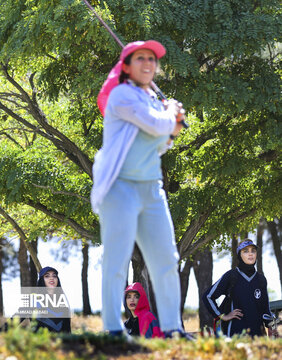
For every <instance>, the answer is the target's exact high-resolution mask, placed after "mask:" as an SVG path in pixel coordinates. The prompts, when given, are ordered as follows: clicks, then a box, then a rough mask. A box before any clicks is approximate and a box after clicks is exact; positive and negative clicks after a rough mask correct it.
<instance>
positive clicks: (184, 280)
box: [179, 259, 193, 316]
mask: <svg viewBox="0 0 282 360" xmlns="http://www.w3.org/2000/svg"><path fill="white" fill-rule="evenodd" d="M192 266H193V262H192V261H191V260H190V259H187V260H186V262H185V265H184V267H183V269H182V271H180V270H179V278H180V288H181V305H180V310H181V316H182V315H183V311H184V305H185V300H186V297H187V292H188V287H189V277H190V272H191V268H192Z"/></svg>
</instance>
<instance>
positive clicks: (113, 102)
mask: <svg viewBox="0 0 282 360" xmlns="http://www.w3.org/2000/svg"><path fill="white" fill-rule="evenodd" d="M175 123H176V119H175V116H174V114H173V113H172V112H171V111H168V110H165V108H164V106H163V104H162V102H161V101H159V100H158V99H157V97H156V94H155V93H154V92H153V91H152V90H149V93H148V92H147V91H145V90H143V89H142V88H140V87H137V86H135V85H134V84H131V83H126V84H120V85H118V86H117V87H115V88H114V89H113V90H112V91H111V93H110V96H109V99H108V103H107V107H106V111H105V118H104V131H103V146H102V148H101V149H100V150H99V151H98V153H97V154H96V156H95V162H94V165H93V179H94V184H93V187H92V191H91V205H92V208H93V211H94V212H96V213H98V212H99V205H100V204H101V203H102V201H103V199H104V197H105V195H106V194H107V193H108V191H109V189H110V188H111V186H112V184H113V183H114V181H115V180H116V178H117V177H118V175H119V172H120V169H121V167H122V164H123V162H124V160H125V158H126V155H127V153H128V150H129V148H130V147H131V145H132V143H133V141H134V139H135V137H136V135H137V133H138V131H139V129H142V130H143V131H145V132H147V133H148V134H150V135H153V136H156V137H157V136H163V135H169V134H171V133H172V132H173V130H174V127H175ZM167 148H168V147H166V148H165V149H162V151H161V154H163V153H164V152H165V151H166V150H167Z"/></svg>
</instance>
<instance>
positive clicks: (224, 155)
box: [0, 0, 282, 257]
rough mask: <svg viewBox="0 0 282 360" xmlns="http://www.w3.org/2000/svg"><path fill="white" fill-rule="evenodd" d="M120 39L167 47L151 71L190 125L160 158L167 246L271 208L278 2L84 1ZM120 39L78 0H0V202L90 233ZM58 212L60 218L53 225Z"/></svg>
mask: <svg viewBox="0 0 282 360" xmlns="http://www.w3.org/2000/svg"><path fill="white" fill-rule="evenodd" d="M92 5H93V6H95V9H96V11H97V12H98V13H99V14H100V15H101V16H102V17H103V19H104V20H105V21H106V22H107V23H108V25H109V26H110V27H111V28H112V29H113V30H114V31H115V32H116V34H117V35H118V36H119V38H120V39H121V40H122V41H123V42H124V43H127V42H129V41H133V40H138V39H150V38H154V39H156V40H159V41H161V42H162V43H163V44H164V45H165V47H166V48H167V55H166V56H165V58H164V59H162V61H161V67H162V71H161V73H160V75H159V76H158V79H157V83H158V85H159V86H160V87H161V88H162V90H163V91H164V92H165V93H166V94H167V95H168V96H169V97H175V98H177V99H178V100H181V101H182V102H183V104H184V107H185V108H186V111H187V113H188V121H189V123H190V128H189V130H187V131H186V132H184V131H183V134H182V135H181V136H180V137H179V138H178V139H177V140H176V146H175V147H174V148H173V149H172V150H171V151H170V152H169V153H167V154H166V155H165V156H164V158H163V173H164V183H165V188H166V190H167V192H168V196H169V202H170V205H171V209H172V215H173V219H174V223H175V227H176V234H177V238H178V240H179V251H180V254H181V257H186V256H188V255H189V254H191V252H192V251H194V250H195V249H197V248H198V247H199V246H202V245H203V244H205V243H208V242H209V241H211V240H214V239H218V238H219V236H220V235H221V234H227V235H228V234H231V233H234V232H239V231H242V230H246V229H248V230H249V229H250V228H252V227H253V226H254V224H256V223H257V222H258V219H259V218H260V217H261V216H264V217H274V216H275V215H277V214H280V213H281V191H280V190H279V183H280V177H281V175H280V168H279V164H280V161H281V133H282V128H281V121H280V114H281V100H280V86H281V68H280V64H281V33H282V31H281V5H280V1H276V0H274V1H271V3H270V2H269V1H266V0H261V1H251V0H247V1H244V2H242V1H241V0H233V1H230V0H197V1H194V0H193V1H192V0H191V1H190V0H188V1H187V0H185V1H183V0H174V1H171V0H164V1H162V2H159V1H152V0H151V1H145V0H141V1H140V0H138V1H137V0H131V1H129V0H114V1H113V0H109V1H104V2H100V1H93V2H92ZM119 53H120V49H119V47H118V45H117V44H115V42H114V40H113V39H112V38H111V37H110V35H109V34H108V33H107V32H106V30H105V29H104V28H103V27H102V26H101V25H100V23H99V22H98V20H97V19H96V18H95V17H93V15H91V14H90V13H89V12H88V9H87V8H86V6H85V5H84V4H83V2H82V1H79V0H52V1H47V0H26V1H10V0H0V63H1V75H0V76H1V78H0V81H1V83H0V137H1V145H0V148H1V150H0V152H1V164H0V167H1V169H0V170H1V172H0V174H1V175H0V176H1V184H0V186H1V201H2V203H3V204H5V206H6V207H7V208H11V207H12V206H16V208H17V210H18V211H19V210H20V209H21V207H22V206H23V205H24V206H28V207H30V208H31V209H35V210H34V211H36V213H37V212H38V211H41V212H42V211H43V213H44V214H45V215H46V216H47V218H48V221H50V224H51V223H53V221H54V223H53V224H56V225H54V228H56V229H58V225H59V224H61V226H62V229H64V231H67V230H66V229H71V230H69V231H71V234H72V235H73V234H74V233H76V234H77V236H80V237H87V238H91V237H95V236H96V239H97V234H98V225H97V222H98V221H97V218H96V217H95V216H94V215H93V214H92V213H91V209H90V205H89V202H87V201H85V199H88V198H89V193H90V189H91V183H92V179H91V177H92V174H91V167H92V161H93V157H94V154H95V153H96V151H97V150H98V149H99V148H100V146H101V134H102V118H101V115H100V114H99V112H98V109H97V106H96V97H97V94H98V91H99V89H100V87H101V84H102V82H103V81H104V80H105V78H106V76H107V74H108V72H109V70H110V69H111V68H112V66H113V65H114V64H115V63H116V61H117V59H118V56H119ZM62 224H64V226H63V225H62Z"/></svg>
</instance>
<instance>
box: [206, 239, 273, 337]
mask: <svg viewBox="0 0 282 360" xmlns="http://www.w3.org/2000/svg"><path fill="white" fill-rule="evenodd" d="M237 256H238V260H239V263H238V267H237V268H236V269H235V270H229V271H227V272H226V273H225V274H224V275H223V276H222V277H221V278H220V279H219V280H218V281H217V282H216V283H215V284H213V285H212V286H211V287H210V288H209V289H208V290H207V291H206V292H205V293H204V295H203V297H202V299H203V302H204V304H205V306H206V307H207V309H208V311H209V312H210V313H211V314H212V315H213V317H214V318H220V319H221V320H222V321H223V322H227V323H226V324H225V325H226V326H224V327H223V333H224V335H227V336H232V335H234V334H241V333H242V331H243V330H245V331H246V332H247V333H248V334H249V335H251V336H255V335H257V336H262V335H265V330H264V326H267V325H268V323H269V322H268V321H265V320H263V314H268V315H270V314H271V312H270V308H269V300H268V294H267V281H266V278H265V277H264V275H262V274H259V273H258V272H257V271H256V269H255V263H256V259H257V246H256V245H255V244H254V243H253V242H252V241H251V240H249V239H245V240H244V241H243V242H241V243H240V244H239V246H238V248H237ZM231 283H233V284H232V285H231ZM228 294H230V298H231V300H230V308H229V309H228V310H225V312H226V314H225V313H224V309H222V308H221V307H219V306H218V305H217V303H216V299H217V298H219V297H220V296H221V295H227V296H228ZM270 332H271V330H270V329H269V334H270Z"/></svg>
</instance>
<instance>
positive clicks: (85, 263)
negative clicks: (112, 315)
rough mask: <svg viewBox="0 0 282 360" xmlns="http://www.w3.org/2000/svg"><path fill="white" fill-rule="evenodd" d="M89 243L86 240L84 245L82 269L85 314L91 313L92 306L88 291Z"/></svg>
mask: <svg viewBox="0 0 282 360" xmlns="http://www.w3.org/2000/svg"><path fill="white" fill-rule="evenodd" d="M88 250H89V244H88V243H87V242H85V243H84V244H83V246H82V257H83V261H82V271H81V281H82V302H83V315H85V316H86V315H91V307H90V301H89V291H88V262H89V254H88Z"/></svg>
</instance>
